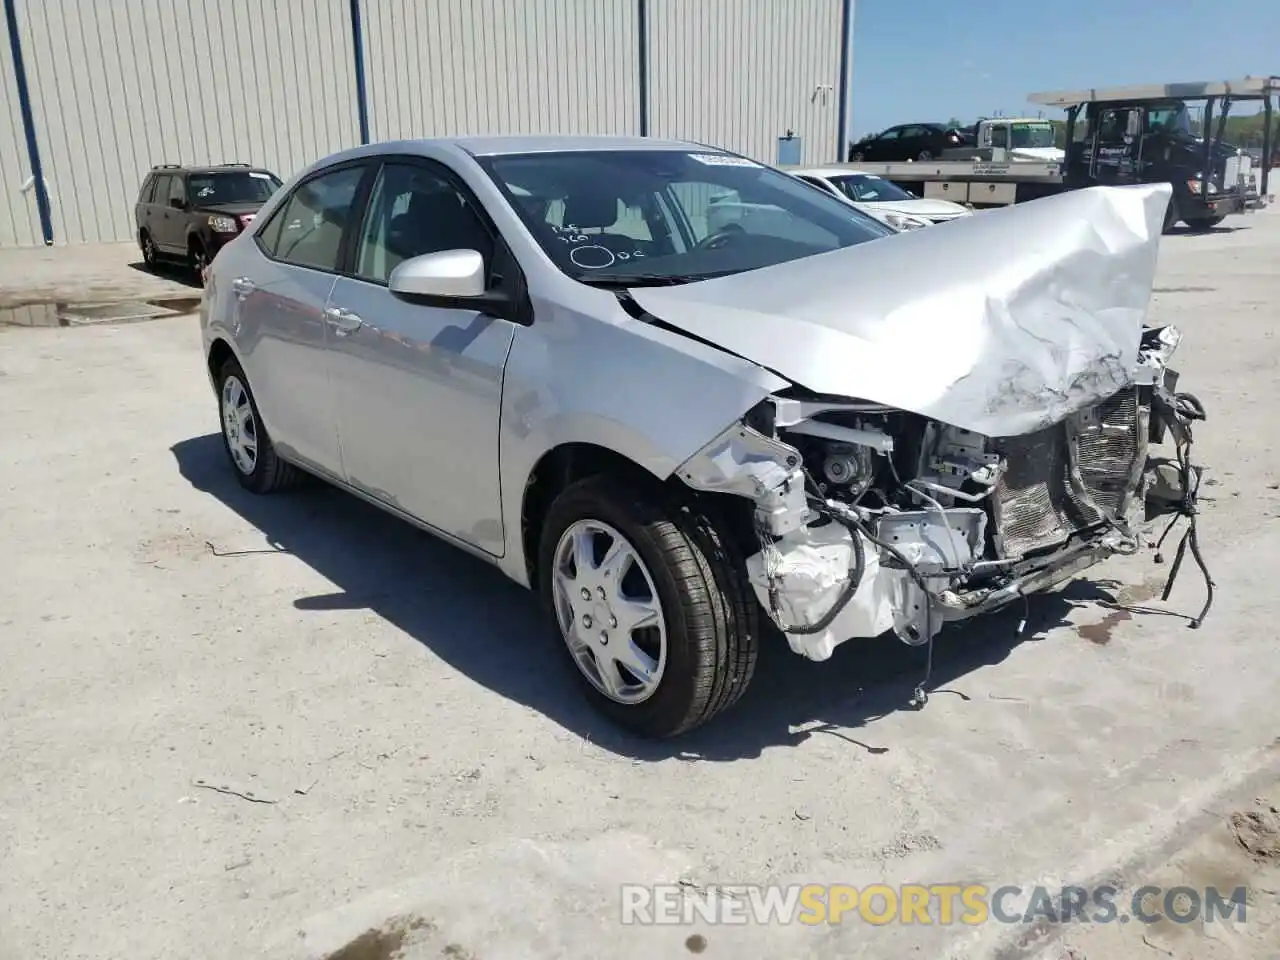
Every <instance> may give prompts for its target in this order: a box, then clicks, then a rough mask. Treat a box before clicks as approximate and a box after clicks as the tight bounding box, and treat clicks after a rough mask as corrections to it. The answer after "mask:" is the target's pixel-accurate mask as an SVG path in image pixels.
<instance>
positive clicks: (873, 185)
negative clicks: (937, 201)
mask: <svg viewBox="0 0 1280 960" xmlns="http://www.w3.org/2000/svg"><path fill="white" fill-rule="evenodd" d="M831 182H832V183H834V184H835V185H836V189H838V190H839V191H840V192H841V193H843V194H844V195H845V196H846V197H848V198H849V199H850V200H857V201H859V202H860V203H879V202H883V201H885V200H915V199H917V197H916V196H915V195H914V194H910V193H908V192H907V191H906V190H903V189H902V188H901V187H899V186H895V185H894V184H892V183H890V182H889V181H888V180H884V179H881V178H880V177H877V176H874V175H873V174H869V173H854V174H848V175H846V176H840V177H832V178H831Z"/></svg>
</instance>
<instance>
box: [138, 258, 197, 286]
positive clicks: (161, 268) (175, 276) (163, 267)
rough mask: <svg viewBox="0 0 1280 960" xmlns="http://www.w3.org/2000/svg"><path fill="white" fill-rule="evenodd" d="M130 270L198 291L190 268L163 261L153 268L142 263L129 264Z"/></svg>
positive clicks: (195, 279)
mask: <svg viewBox="0 0 1280 960" xmlns="http://www.w3.org/2000/svg"><path fill="white" fill-rule="evenodd" d="M129 268H130V269H131V270H137V271H138V272H139V273H146V274H150V275H151V276H153V277H163V278H164V279H165V280H172V281H173V282H174V283H180V284H182V285H183V286H184V287H190V288H191V289H193V290H199V289H200V281H199V280H198V279H197V278H196V276H195V274H193V273H192V272H191V268H190V267H188V266H186V265H184V264H181V263H177V262H174V263H170V262H169V261H167V260H166V261H163V262H161V263H157V264H156V265H155V266H154V267H149V266H147V265H146V264H145V263H144V262H143V261H141V260H139V261H137V262H136V263H131V264H129Z"/></svg>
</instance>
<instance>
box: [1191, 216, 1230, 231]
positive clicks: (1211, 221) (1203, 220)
mask: <svg viewBox="0 0 1280 960" xmlns="http://www.w3.org/2000/svg"><path fill="white" fill-rule="evenodd" d="M1225 219H1227V218H1226V217H1225V216H1221V217H1189V218H1187V219H1186V220H1184V221H1183V222H1184V223H1185V224H1186V225H1187V226H1188V227H1190V228H1191V229H1192V230H1195V231H1197V232H1200V231H1204V230H1212V229H1213V228H1214V227H1216V226H1217V225H1218V224H1220V223H1221V222H1222V221H1223V220H1225Z"/></svg>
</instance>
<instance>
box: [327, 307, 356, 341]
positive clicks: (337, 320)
mask: <svg viewBox="0 0 1280 960" xmlns="http://www.w3.org/2000/svg"><path fill="white" fill-rule="evenodd" d="M324 318H325V320H326V321H327V322H328V324H329V326H330V327H332V328H333V332H334V334H336V335H337V336H339V337H349V336H351V334H353V333H355V332H356V331H357V330H359V329H360V328H361V327H362V326H364V321H363V320H361V319H360V318H359V317H358V316H356V315H355V314H354V313H352V312H351V311H350V310H344V309H343V308H342V307H329V308H328V309H327V310H325V312H324Z"/></svg>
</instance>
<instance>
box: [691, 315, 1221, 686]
mask: <svg viewBox="0 0 1280 960" xmlns="http://www.w3.org/2000/svg"><path fill="white" fill-rule="evenodd" d="M1178 340H1179V334H1178V333H1177V331H1176V330H1175V329H1174V328H1172V327H1163V328H1156V329H1148V330H1146V331H1144V334H1143V338H1142V346H1141V349H1140V351H1139V360H1138V369H1137V372H1136V375H1135V376H1134V378H1133V382H1132V383H1131V384H1130V385H1129V386H1127V387H1125V388H1124V389H1122V390H1120V391H1119V392H1117V393H1115V394H1114V395H1112V396H1110V397H1108V398H1106V399H1104V400H1103V401H1102V402H1100V403H1095V404H1092V405H1090V406H1086V407H1084V408H1082V409H1079V410H1077V411H1075V412H1074V413H1072V414H1071V415H1069V416H1068V417H1066V419H1064V420H1062V421H1060V422H1058V423H1055V424H1052V425H1051V426H1048V427H1045V428H1043V429H1040V430H1037V431H1035V432H1032V433H1028V434H1024V435H1020V436H1010V437H987V436H983V435H980V434H978V433H974V432H972V431H970V430H964V429H960V428H958V427H954V426H950V425H948V424H945V423H940V422H938V421H937V420H932V419H928V418H926V417H923V416H920V415H918V414H914V413H907V412H903V411H900V410H895V409H893V408H889V407H885V406H881V405H876V404H872V403H859V402H856V401H852V400H848V399H842V398H825V397H815V396H812V395H807V396H806V395H796V396H785V395H775V396H772V397H769V398H768V399H766V400H765V401H763V402H762V403H761V404H759V405H758V406H757V407H756V408H754V409H753V410H752V411H751V412H750V413H749V414H748V415H747V416H746V417H744V418H743V421H742V422H741V423H740V424H736V425H734V426H733V427H732V428H730V429H729V430H728V431H726V432H725V433H724V434H722V435H721V436H720V437H719V438H718V439H717V440H716V441H715V442H713V443H712V444H710V445H708V447H707V448H705V449H704V451H703V452H702V453H701V454H699V455H698V456H697V457H694V458H693V459H692V460H690V461H689V462H688V463H686V464H685V465H684V466H683V467H682V468H681V469H680V471H679V473H680V476H681V477H682V478H683V479H684V481H685V482H686V483H687V484H689V485H690V486H692V487H694V488H695V489H701V490H708V491H717V492H724V493H731V494H737V495H740V496H747V497H751V498H752V499H753V500H755V503H756V507H755V512H754V526H755V534H756V537H757V539H758V542H759V551H758V552H756V553H755V554H754V555H752V556H750V557H749V558H748V560H747V569H748V575H749V576H750V579H751V582H752V586H753V588H754V590H755V593H756V595H757V598H758V599H759V601H760V603H761V605H762V607H763V608H764V609H765V611H766V612H767V613H768V614H769V616H770V618H771V619H772V620H773V622H774V623H775V624H777V626H778V627H779V629H781V631H782V632H783V633H784V635H785V636H786V637H787V640H788V643H789V644H790V646H791V648H792V650H794V651H795V652H796V653H799V654H801V655H803V656H805V657H807V658H809V659H813V660H825V659H827V658H828V657H830V656H831V654H832V651H833V650H834V648H835V646H836V645H837V644H839V643H841V642H843V641H845V640H847V639H850V638H854V637H876V636H879V635H881V634H883V633H885V632H888V631H890V630H891V631H893V633H894V634H896V635H897V636H898V638H899V639H901V640H902V641H904V642H905V643H908V644H911V645H921V644H928V643H931V641H932V640H933V638H934V637H935V636H936V635H937V633H938V631H939V630H940V629H941V628H942V626H943V625H944V624H945V623H947V622H950V621H955V620H962V619H966V618H968V617H972V616H975V615H978V614H981V613H985V612H988V611H991V610H995V609H998V608H1000V607H1003V606H1005V605H1007V604H1008V603H1010V602H1011V601H1014V600H1017V599H1019V598H1022V597H1024V596H1026V595H1027V594H1029V593H1033V592H1036V591H1040V590H1044V589H1046V588H1049V587H1051V586H1053V585H1055V584H1058V583H1060V582H1062V581H1064V580H1066V579H1069V578H1070V577H1072V576H1074V575H1075V574H1077V573H1079V572H1081V571H1082V570H1084V569H1086V568H1088V567H1090V566H1092V565H1094V564H1096V563H1098V562H1099V561H1101V560H1103V559H1105V558H1106V557H1108V556H1111V555H1112V554H1115V553H1134V552H1136V551H1137V550H1138V549H1139V545H1140V544H1139V535H1138V533H1137V532H1136V531H1137V528H1138V526H1139V524H1141V523H1142V522H1143V521H1144V520H1149V519H1151V517H1152V514H1153V512H1154V513H1156V514H1159V513H1166V514H1167V513H1172V514H1174V520H1175V521H1176V520H1177V519H1178V518H1179V517H1180V516H1186V517H1188V518H1189V519H1190V526H1189V529H1188V533H1187V535H1186V536H1185V537H1184V539H1183V543H1182V545H1181V546H1180V548H1179V552H1178V558H1177V560H1175V563H1174V564H1173V569H1172V571H1171V577H1170V587H1171V585H1172V576H1173V575H1176V572H1177V568H1178V566H1179V565H1180V563H1181V559H1182V556H1183V553H1184V552H1185V548H1186V547H1187V546H1188V544H1189V545H1190V547H1191V550H1192V553H1193V555H1194V556H1195V558H1196V560H1197V562H1198V563H1199V564H1200V566H1201V569H1202V570H1204V564H1203V560H1202V558H1201V557H1200V555H1199V548H1198V544H1197V543H1196V541H1195V526H1194V520H1195V497H1196V491H1197V488H1198V486H1199V482H1200V473H1201V471H1200V469H1199V468H1197V467H1194V466H1192V465H1191V461H1190V447H1191V423H1192V421H1194V420H1197V419H1203V417H1204V411H1203V409H1202V408H1201V407H1200V405H1199V403H1198V401H1196V400H1195V398H1194V397H1191V396H1190V395H1188V394H1177V393H1174V392H1173V390H1174V387H1175V385H1176V381H1177V375H1176V373H1174V372H1173V371H1170V370H1169V369H1168V367H1167V361H1168V358H1169V356H1170V355H1171V354H1172V352H1173V351H1174V349H1175V348H1176V347H1177V344H1178ZM1166 438H1171V439H1172V440H1173V442H1174V446H1175V448H1176V458H1175V459H1173V460H1168V461H1159V460H1153V459H1151V458H1150V457H1149V449H1150V448H1151V447H1152V446H1153V445H1155V444H1159V443H1162V442H1164V440H1165V439H1166ZM1205 575H1206V582H1207V583H1208V585H1209V589H1210V593H1209V602H1207V603H1206V604H1205V608H1204V610H1203V611H1202V612H1201V616H1200V618H1199V619H1203V617H1204V615H1205V614H1206V613H1207V612H1208V608H1209V603H1211V602H1212V580H1211V578H1209V577H1208V574H1207V571H1206V572H1205ZM1167 595H1168V589H1166V597H1167ZM1196 623H1197V624H1198V620H1197V621H1196ZM924 696H925V694H924V692H923V686H922V687H921V688H920V689H918V690H917V697H918V698H922V697H924Z"/></svg>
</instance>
